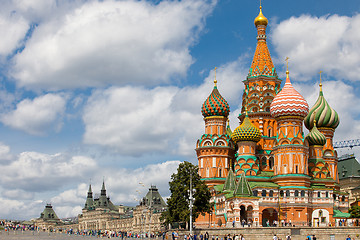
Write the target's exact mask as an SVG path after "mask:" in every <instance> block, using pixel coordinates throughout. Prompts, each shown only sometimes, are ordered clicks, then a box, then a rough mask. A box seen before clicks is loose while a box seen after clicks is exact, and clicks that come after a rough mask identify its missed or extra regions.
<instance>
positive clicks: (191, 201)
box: [188, 173, 196, 236]
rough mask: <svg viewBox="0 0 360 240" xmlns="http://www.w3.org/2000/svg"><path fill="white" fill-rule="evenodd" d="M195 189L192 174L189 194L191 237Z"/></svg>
mask: <svg viewBox="0 0 360 240" xmlns="http://www.w3.org/2000/svg"><path fill="white" fill-rule="evenodd" d="M195 191H196V190H195V189H193V188H192V175H191V173H190V189H189V190H188V193H189V208H190V236H192V208H193V204H194V201H195V198H193V194H195Z"/></svg>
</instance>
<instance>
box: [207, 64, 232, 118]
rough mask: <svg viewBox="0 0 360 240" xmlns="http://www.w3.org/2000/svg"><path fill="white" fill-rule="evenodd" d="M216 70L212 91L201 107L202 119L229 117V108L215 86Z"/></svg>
mask: <svg viewBox="0 0 360 240" xmlns="http://www.w3.org/2000/svg"><path fill="white" fill-rule="evenodd" d="M216 83H217V81H216V68H215V80H214V84H215V85H214V89H213V91H212V92H211V94H210V96H209V97H208V98H207V99H206V100H205V102H204V103H203V105H202V108H201V112H202V115H203V116H204V117H213V116H223V117H227V116H229V112H230V107H229V104H228V103H227V101H226V100H225V98H223V97H222V96H221V94H220V92H219V90H218V89H217V86H216Z"/></svg>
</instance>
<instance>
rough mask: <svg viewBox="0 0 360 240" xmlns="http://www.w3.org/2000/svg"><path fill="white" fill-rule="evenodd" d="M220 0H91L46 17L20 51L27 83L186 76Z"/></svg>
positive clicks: (19, 69)
mask: <svg viewBox="0 0 360 240" xmlns="http://www.w3.org/2000/svg"><path fill="white" fill-rule="evenodd" d="M215 2H216V1H200V0H184V1H163V2H160V3H159V4H156V5H155V4H152V3H150V2H146V1H88V2H87V1H86V2H84V3H83V5H81V6H78V7H76V8H75V9H72V10H71V11H68V12H66V13H64V15H63V16H56V18H54V19H50V20H49V21H47V22H44V23H40V24H39V26H38V27H37V28H36V29H35V30H34V32H33V34H32V36H31V38H30V39H29V40H28V41H27V43H26V46H25V49H24V50H23V51H22V52H20V53H19V54H17V55H16V56H15V57H14V68H13V69H12V71H11V72H12V74H11V75H12V76H13V77H14V78H15V79H16V81H17V82H18V84H19V85H20V86H25V87H29V88H35V87H37V88H42V89H61V88H74V87H89V86H106V85H108V84H124V83H127V84H142V85H149V86H153V85H155V84H159V83H163V82H169V79H170V78H172V77H176V76H185V75H186V71H187V69H188V67H189V66H190V65H191V64H192V62H193V59H192V57H191V55H190V53H189V47H190V46H192V45H193V44H194V43H195V41H196V40H197V36H198V34H199V33H200V32H201V30H202V29H203V26H204V20H205V17H206V16H207V15H208V14H209V13H211V11H212V9H213V7H214V5H215Z"/></svg>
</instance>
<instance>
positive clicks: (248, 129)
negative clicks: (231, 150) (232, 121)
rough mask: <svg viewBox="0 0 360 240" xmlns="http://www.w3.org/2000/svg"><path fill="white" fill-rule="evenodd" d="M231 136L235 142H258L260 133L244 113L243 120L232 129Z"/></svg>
mask: <svg viewBox="0 0 360 240" xmlns="http://www.w3.org/2000/svg"><path fill="white" fill-rule="evenodd" d="M231 138H232V140H233V141H234V142H235V143H237V142H239V141H253V142H258V141H260V138H261V133H260V130H259V129H258V128H257V127H255V126H254V124H252V123H251V122H250V119H249V117H248V115H247V114H246V116H245V118H244V121H243V122H242V124H241V125H240V126H238V127H237V128H236V129H235V130H234V132H233V134H232V135H231Z"/></svg>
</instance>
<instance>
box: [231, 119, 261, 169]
mask: <svg viewBox="0 0 360 240" xmlns="http://www.w3.org/2000/svg"><path fill="white" fill-rule="evenodd" d="M231 137H232V140H233V141H234V142H235V143H236V144H237V146H238V147H237V149H238V151H237V153H236V160H235V166H234V169H235V175H236V176H240V175H241V174H244V175H247V176H256V175H257V174H258V172H259V170H260V166H259V161H258V159H257V158H256V156H255V152H256V143H257V142H259V141H260V138H261V133H260V130H259V129H258V128H257V127H255V126H254V125H253V124H252V123H251V122H250V119H249V117H248V115H247V113H246V115H245V118H244V121H243V122H242V124H241V125H240V126H238V127H237V128H236V129H235V130H234V132H233V134H232V136H231Z"/></svg>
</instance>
